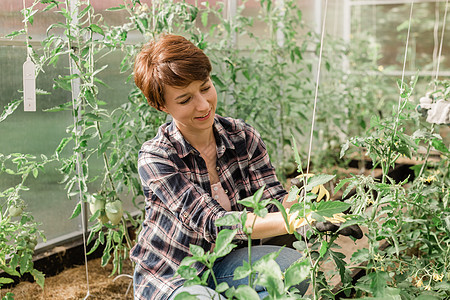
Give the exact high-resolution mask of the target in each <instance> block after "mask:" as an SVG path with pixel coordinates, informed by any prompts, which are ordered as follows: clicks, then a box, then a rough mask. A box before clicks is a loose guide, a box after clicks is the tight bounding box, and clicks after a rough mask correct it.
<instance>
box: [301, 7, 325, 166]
mask: <svg viewBox="0 0 450 300" xmlns="http://www.w3.org/2000/svg"><path fill="white" fill-rule="evenodd" d="M327 7H328V0H325V8H324V15H323V22H322V32H321V36H320V50H319V61H318V63H317V76H316V89H315V92H314V108H313V115H312V121H311V134H310V137H309V149H308V163H307V165H306V174H308V173H309V164H310V162H311V150H312V140H313V133H314V125H315V119H316V108H317V95H318V92H319V80H320V67H321V65H322V52H323V37H324V36H325V24H326V20H327Z"/></svg>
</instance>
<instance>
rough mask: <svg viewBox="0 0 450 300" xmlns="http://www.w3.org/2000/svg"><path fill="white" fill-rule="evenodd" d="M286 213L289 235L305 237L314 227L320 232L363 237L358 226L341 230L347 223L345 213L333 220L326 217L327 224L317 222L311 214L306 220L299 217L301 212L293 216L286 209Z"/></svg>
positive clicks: (335, 216)
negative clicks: (311, 227)
mask: <svg viewBox="0 0 450 300" xmlns="http://www.w3.org/2000/svg"><path fill="white" fill-rule="evenodd" d="M286 213H287V220H288V224H289V227H288V226H286V231H287V232H288V233H289V234H292V233H294V231H297V232H298V233H299V234H301V235H302V236H303V237H305V235H306V232H307V231H308V230H309V229H310V226H314V227H315V228H316V229H317V230H318V231H319V232H327V231H328V232H336V233H338V234H342V235H345V236H352V237H354V238H355V239H360V238H362V237H363V233H362V231H361V228H359V226H358V225H357V224H353V225H350V226H346V227H344V228H342V229H341V228H340V227H341V224H342V223H344V222H345V221H346V220H345V219H344V218H343V216H344V214H343V213H338V214H334V215H333V217H331V218H329V217H324V218H325V222H317V221H316V220H315V219H314V218H313V217H312V216H311V213H309V214H307V215H306V216H305V217H304V218H303V217H299V211H296V212H294V213H292V214H291V213H289V209H286Z"/></svg>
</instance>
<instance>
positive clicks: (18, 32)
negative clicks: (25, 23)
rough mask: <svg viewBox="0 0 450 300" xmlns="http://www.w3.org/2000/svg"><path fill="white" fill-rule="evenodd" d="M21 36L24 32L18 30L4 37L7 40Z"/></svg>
mask: <svg viewBox="0 0 450 300" xmlns="http://www.w3.org/2000/svg"><path fill="white" fill-rule="evenodd" d="M21 34H25V30H24V29H21V30H19V31H13V32H11V33H10V34H8V35H6V36H5V37H7V38H13V37H15V36H18V35H21Z"/></svg>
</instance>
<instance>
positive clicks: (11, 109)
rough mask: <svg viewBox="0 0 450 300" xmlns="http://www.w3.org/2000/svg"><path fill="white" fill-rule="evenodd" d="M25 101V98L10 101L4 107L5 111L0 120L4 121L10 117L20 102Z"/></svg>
mask: <svg viewBox="0 0 450 300" xmlns="http://www.w3.org/2000/svg"><path fill="white" fill-rule="evenodd" d="M22 102H23V99H19V100H13V101H11V102H10V103H8V104H7V105H6V106H5V107H4V108H3V112H2V114H1V115H0V122H2V121H4V120H5V119H6V117H8V116H9V115H10V114H12V113H13V112H14V111H15V110H16V109H17V107H18V106H19V105H20V103H22Z"/></svg>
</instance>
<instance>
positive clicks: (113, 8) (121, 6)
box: [106, 4, 125, 11]
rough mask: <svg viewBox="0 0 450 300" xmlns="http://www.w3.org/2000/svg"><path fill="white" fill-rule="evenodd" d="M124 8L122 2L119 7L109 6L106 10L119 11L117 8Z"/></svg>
mask: <svg viewBox="0 0 450 300" xmlns="http://www.w3.org/2000/svg"><path fill="white" fill-rule="evenodd" d="M123 9H125V5H123V4H120V5H119V6H118V7H110V8H107V9H106V11H117V10H123Z"/></svg>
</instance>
